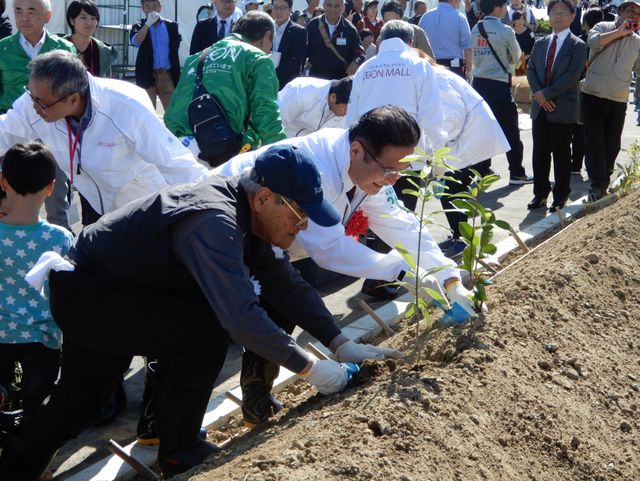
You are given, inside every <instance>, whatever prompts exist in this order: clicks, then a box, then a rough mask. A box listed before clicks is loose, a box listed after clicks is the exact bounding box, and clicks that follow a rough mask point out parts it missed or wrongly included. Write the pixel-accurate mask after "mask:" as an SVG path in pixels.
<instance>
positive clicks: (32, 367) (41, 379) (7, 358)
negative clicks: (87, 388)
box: [0, 342, 60, 416]
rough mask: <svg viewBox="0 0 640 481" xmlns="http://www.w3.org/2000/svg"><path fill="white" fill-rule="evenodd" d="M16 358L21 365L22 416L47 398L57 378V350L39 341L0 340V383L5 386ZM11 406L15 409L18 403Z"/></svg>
mask: <svg viewBox="0 0 640 481" xmlns="http://www.w3.org/2000/svg"><path fill="white" fill-rule="evenodd" d="M16 362H19V363H20V365H21V366H22V383H21V386H20V397H21V399H22V409H23V410H24V415H25V416H31V415H33V414H35V412H36V411H37V410H38V408H39V407H40V405H41V404H42V401H44V400H45V399H46V398H47V396H48V395H49V393H50V392H51V389H52V388H53V384H54V383H55V382H56V379H57V378H58V370H59V369H60V351H59V350H58V349H49V348H48V347H46V346H44V345H43V344H40V343H39V342H28V343H25V344H0V385H2V386H4V387H5V388H6V389H7V390H9V389H10V387H11V384H12V383H13V381H14V373H15V363H16ZM13 409H18V406H13Z"/></svg>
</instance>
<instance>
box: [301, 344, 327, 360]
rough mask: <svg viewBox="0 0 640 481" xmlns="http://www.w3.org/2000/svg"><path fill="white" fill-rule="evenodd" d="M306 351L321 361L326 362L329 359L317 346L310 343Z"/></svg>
mask: <svg viewBox="0 0 640 481" xmlns="http://www.w3.org/2000/svg"><path fill="white" fill-rule="evenodd" d="M305 349H306V350H307V351H309V352H310V353H311V354H313V355H314V356H316V357H317V358H318V359H320V360H321V361H326V360H328V359H329V356H327V355H326V354H325V353H324V352H322V351H321V350H320V349H318V348H317V347H316V346H314V345H313V344H311V343H308V344H307V345H306V346H305Z"/></svg>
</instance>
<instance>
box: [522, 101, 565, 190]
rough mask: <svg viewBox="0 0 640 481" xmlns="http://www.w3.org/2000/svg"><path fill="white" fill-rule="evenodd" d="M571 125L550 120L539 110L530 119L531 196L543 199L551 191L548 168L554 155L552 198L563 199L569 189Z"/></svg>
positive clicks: (549, 168)
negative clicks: (531, 124)
mask: <svg viewBox="0 0 640 481" xmlns="http://www.w3.org/2000/svg"><path fill="white" fill-rule="evenodd" d="M573 127H574V124H562V123H559V122H549V119H548V118H547V113H546V112H545V111H544V110H540V113H539V114H538V116H537V117H536V118H535V119H533V128H532V134H533V195H535V196H537V197H541V198H546V197H547V196H548V195H549V192H551V182H549V171H550V170H551V156H552V155H553V175H554V178H555V183H554V185H553V199H554V200H556V201H565V200H566V199H567V198H568V197H569V193H570V192H571V136H572V133H573Z"/></svg>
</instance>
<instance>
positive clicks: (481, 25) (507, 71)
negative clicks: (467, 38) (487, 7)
mask: <svg viewBox="0 0 640 481" xmlns="http://www.w3.org/2000/svg"><path fill="white" fill-rule="evenodd" d="M478 31H479V32H480V35H482V38H484V39H485V40H486V41H487V45H489V48H490V49H491V53H492V54H493V56H494V57H495V59H496V61H497V62H498V64H500V67H502V70H504V73H506V74H507V75H509V70H508V69H507V67H505V66H504V63H502V60H500V57H498V54H497V53H496V51H495V50H494V49H493V45H491V42H490V41H489V36H488V35H487V31H486V30H485V29H484V25H483V21H482V20H480V21H479V22H478Z"/></svg>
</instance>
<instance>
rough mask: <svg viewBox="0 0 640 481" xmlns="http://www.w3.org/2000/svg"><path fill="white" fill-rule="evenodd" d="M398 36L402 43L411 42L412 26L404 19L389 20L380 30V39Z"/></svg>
mask: <svg viewBox="0 0 640 481" xmlns="http://www.w3.org/2000/svg"><path fill="white" fill-rule="evenodd" d="M390 38H399V39H400V40H402V41H403V42H404V43H406V44H409V42H413V27H411V24H410V23H408V22H405V21H404V20H389V21H388V22H387V23H385V24H384V25H383V27H382V30H380V41H384V40H388V39H390Z"/></svg>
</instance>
